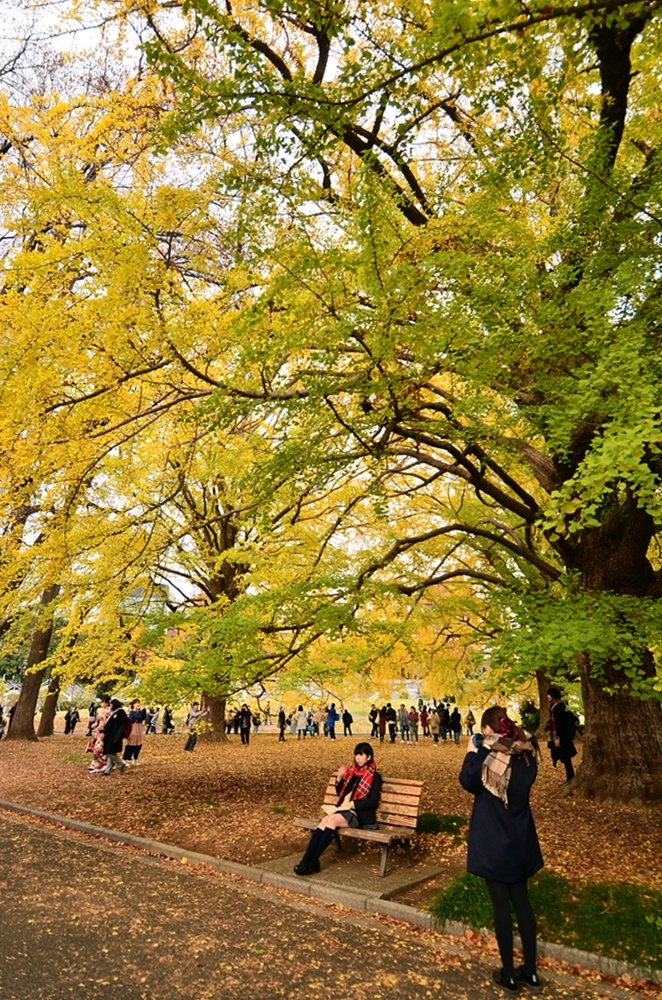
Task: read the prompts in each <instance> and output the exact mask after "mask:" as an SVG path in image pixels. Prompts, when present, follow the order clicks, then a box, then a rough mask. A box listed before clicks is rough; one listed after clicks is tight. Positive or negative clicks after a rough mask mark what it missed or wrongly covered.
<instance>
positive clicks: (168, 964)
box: [0, 800, 632, 1000]
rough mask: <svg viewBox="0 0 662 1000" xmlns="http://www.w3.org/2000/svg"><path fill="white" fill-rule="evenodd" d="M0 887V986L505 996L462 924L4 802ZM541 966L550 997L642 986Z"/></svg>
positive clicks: (46, 999)
mask: <svg viewBox="0 0 662 1000" xmlns="http://www.w3.org/2000/svg"><path fill="white" fill-rule="evenodd" d="M124 808H126V800H125V801H123V802H122V803H118V816H117V822H118V825H119V826H121V813H122V810H123V809H124ZM0 899H1V900H2V908H1V911H0V997H2V998H3V1000H5V998H12V1000H13V998H16V1000H64V998H75V1000H83V998H84V1000H88V998H89V1000H143V998H145V1000H147V998H149V1000H174V998H177V997H179V998H183V1000H206V998H215V1000H271V998H274V1000H276V998H279V997H288V998H289V1000H304V998H305V1000H327V998H328V1000H331V998H333V1000H386V998H394V1000H427V998H440V1000H441V998H442V997H443V998H446V997H448V998H453V1000H492V998H497V997H500V996H505V994H503V993H502V991H500V990H498V989H497V988H496V987H494V986H493V984H492V982H491V973H492V969H493V968H494V966H495V965H496V964H497V963H496V961H492V962H487V961H485V960H483V959H476V958H475V957H472V956H471V955H468V954H467V953H466V952H465V951H464V949H463V947H462V945H461V944H460V945H458V944H457V943H455V942H453V939H452V938H448V937H444V936H442V935H439V934H435V933H433V932H430V931H422V930H418V929H415V928H411V927H409V926H405V925H403V924H400V923H395V922H390V921H388V920H384V919H383V918H382V919H379V918H372V917H366V916H362V915H357V914H353V913H352V912H351V911H348V910H345V909H343V908H341V907H331V906H325V905H324V904H321V903H317V902H314V901H311V900H310V899H307V898H304V897H301V896H297V895H296V894H293V893H288V892H286V891H284V890H277V889H269V888H265V887H264V886H257V885H253V884H252V883H248V882H246V881H244V880H242V879H239V878H233V877H231V876H227V875H219V874H218V873H216V872H212V871H210V870H207V869H201V868H195V869H194V868H190V867H188V866H185V865H182V864H180V863H179V862H173V861H164V860H162V859H159V858H151V857H149V856H147V855H143V854H141V853H139V852H136V851H133V850H131V849H129V848H127V847H125V846H123V845H112V844H109V843H106V842H102V841H97V840H92V839H89V838H85V837H81V836H77V835H75V834H71V833H67V832H64V831H62V830H59V829H56V828H54V827H52V826H46V825H42V824H39V823H36V822H34V821H32V820H27V819H23V818H16V817H13V816H11V815H9V814H4V813H2V814H0ZM542 975H543V979H544V980H546V982H545V989H544V994H543V996H544V997H547V998H550V1000H552V998H554V1000H560V998H561V997H563V998H564V1000H598V998H602V997H605V998H606V997H608V998H610V1000H614V998H625V997H628V996H630V997H631V996H632V995H631V994H628V993H626V992H625V991H623V990H616V989H614V988H611V987H608V986H603V985H599V984H592V983H589V982H584V981H579V980H576V979H574V978H573V977H570V976H564V975H562V974H559V973H558V972H551V973H549V974H547V973H546V970H544V969H543V970H542ZM522 996H523V997H526V996H527V994H526V992H525V991H522Z"/></svg>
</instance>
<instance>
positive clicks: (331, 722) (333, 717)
mask: <svg viewBox="0 0 662 1000" xmlns="http://www.w3.org/2000/svg"><path fill="white" fill-rule="evenodd" d="M339 718H340V716H339V715H338V713H337V711H336V703H335V701H332V702H331V708H330V709H329V710H328V712H327V713H326V729H327V732H328V734H329V739H330V740H335V738H336V722H337V721H338V719H339Z"/></svg>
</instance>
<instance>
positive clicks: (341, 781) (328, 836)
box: [294, 743, 382, 875]
mask: <svg viewBox="0 0 662 1000" xmlns="http://www.w3.org/2000/svg"><path fill="white" fill-rule="evenodd" d="M381 788H382V776H381V774H379V772H378V771H377V767H376V764H375V759H374V755H373V752H372V747H371V746H370V744H369V743H357V745H356V746H355V747H354V762H353V764H352V766H351V767H345V765H344V764H341V765H340V767H339V768H338V772H337V775H336V795H337V796H338V798H337V801H336V804H335V806H327V807H326V808H327V809H328V810H329V812H328V815H326V816H325V817H324V818H323V819H322V820H321V821H320V823H319V824H318V825H317V826H316V828H315V829H314V830H313V832H312V834H311V836H310V840H309V842H308V846H307V847H306V850H305V851H304V853H303V857H302V858H301V861H299V863H298V864H296V865H295V866H294V872H295V874H296V875H312V874H314V873H315V872H318V871H319V870H320V863H319V859H320V856H321V855H322V854H323V853H324V851H325V850H326V849H327V847H328V846H329V844H330V843H331V841H332V840H333V838H334V835H335V831H336V830H337V829H340V828H341V827H344V826H351V827H360V826H373V827H374V825H375V823H376V822H377V805H378V803H379V795H380V792H381Z"/></svg>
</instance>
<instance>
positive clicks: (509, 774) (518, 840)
mask: <svg viewBox="0 0 662 1000" xmlns="http://www.w3.org/2000/svg"><path fill="white" fill-rule="evenodd" d="M481 730H482V733H483V744H482V746H480V748H478V747H477V746H476V743H475V740H476V737H472V739H471V740H470V742H469V751H468V753H467V755H466V757H465V758H464V763H463V765H462V770H461V772H460V779H459V780H460V784H461V785H462V787H463V788H464V789H466V791H468V792H470V793H471V794H472V795H473V796H474V804H473V810H472V813H471V820H470V822H469V844H468V851H467V871H469V872H471V873H472V874H473V875H478V876H479V877H480V878H483V879H485V883H486V885H487V890H488V892H489V895H490V899H491V900H492V909H493V913H494V930H495V934H496V939H497V944H498V946H499V955H500V957H501V966H502V967H501V969H498V970H495V971H494V973H493V979H494V982H495V983H496V984H497V986H500V987H501V988H502V989H503V990H505V992H506V993H508V994H509V995H510V996H515V995H516V994H517V991H518V988H519V986H520V985H523V986H526V987H527V988H528V989H529V990H530V991H531V992H532V993H539V992H540V989H541V984H540V979H539V978H538V974H537V971H536V950H537V947H536V918H535V915H534V913H533V909H532V907H531V903H530V902H529V895H528V888H527V881H528V879H529V878H530V877H531V876H532V875H534V874H535V872H537V871H538V870H539V869H540V868H542V866H543V859H542V854H541V851H540V844H539V842H538V835H537V833H536V827H535V823H534V821H533V815H532V813H531V806H530V805H529V795H530V792H531V786H532V785H533V783H534V781H535V780H536V776H537V773H538V763H537V762H538V758H539V753H538V746H537V743H536V741H535V738H534V737H533V736H531V735H530V734H529V733H526V732H525V731H524V730H523V729H520V728H519V727H518V726H516V725H515V724H514V722H512V720H511V719H509V718H508V714H507V712H506V710H505V709H504V708H501V707H499V706H498V705H495V706H494V707H493V708H488V710H487V711H486V712H484V713H483V717H482V719H481ZM511 903H512V906H513V908H514V910H515V916H516V918H517V925H518V928H519V933H520V938H521V939H522V950H523V952H524V965H523V966H521V967H520V968H519V969H517V970H515V965H514V961H513V926H512V919H511V915H510V906H511Z"/></svg>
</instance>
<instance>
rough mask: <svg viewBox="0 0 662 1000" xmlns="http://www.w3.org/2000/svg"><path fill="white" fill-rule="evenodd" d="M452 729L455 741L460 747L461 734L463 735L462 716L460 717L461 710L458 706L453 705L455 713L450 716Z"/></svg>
mask: <svg viewBox="0 0 662 1000" xmlns="http://www.w3.org/2000/svg"><path fill="white" fill-rule="evenodd" d="M450 728H451V732H452V734H453V739H454V740H455V742H456V744H457V745H458V746H459V745H460V734H461V733H462V716H461V715H460V710H459V709H458V707H457V705H453V711H452V712H451V714H450Z"/></svg>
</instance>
